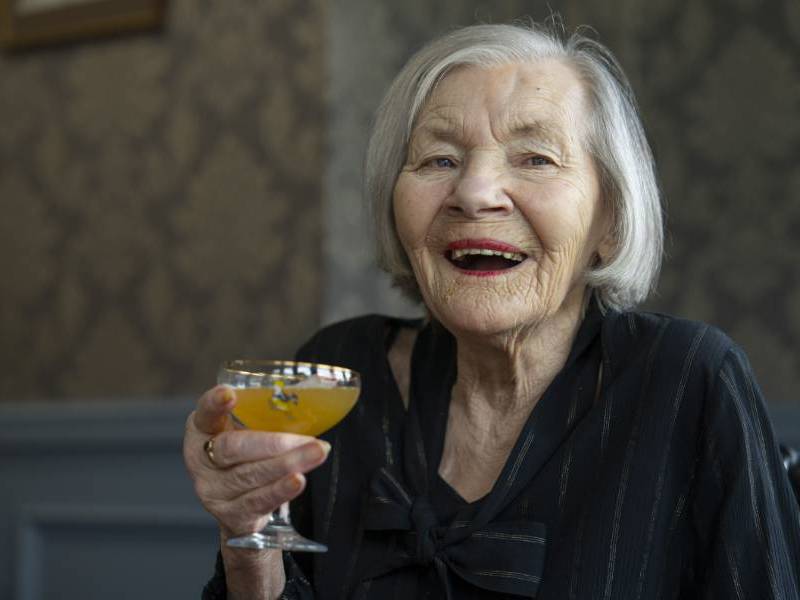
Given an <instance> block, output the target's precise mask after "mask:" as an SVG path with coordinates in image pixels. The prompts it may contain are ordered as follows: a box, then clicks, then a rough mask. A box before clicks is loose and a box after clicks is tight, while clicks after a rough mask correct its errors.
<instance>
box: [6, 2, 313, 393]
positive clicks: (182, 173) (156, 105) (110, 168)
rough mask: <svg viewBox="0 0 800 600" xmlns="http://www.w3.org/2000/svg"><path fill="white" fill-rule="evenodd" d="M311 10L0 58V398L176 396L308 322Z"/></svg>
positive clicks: (261, 8) (197, 21) (197, 16)
mask: <svg viewBox="0 0 800 600" xmlns="http://www.w3.org/2000/svg"><path fill="white" fill-rule="evenodd" d="M323 27H324V13H323V5H322V2H321V1H319V0H303V1H297V0H284V1H278V0H271V1H270V2H260V1H255V0H251V1H236V2H209V1H206V2H198V1H196V0H175V1H173V2H171V3H170V14H169V19H168V25H167V27H166V29H165V31H164V32H163V33H153V34H145V35H134V36H125V37H121V38H118V39H114V40H98V41H97V42H94V43H89V44H81V45H72V46H64V47H59V48H53V49H42V50H37V51H34V52H28V53H24V54H15V55H3V56H0V115H2V126H0V214H2V215H3V217H2V219H1V220H0V273H2V277H3V279H2V284H1V285H2V288H0V364H2V367H1V368H0V398H3V399H25V398H53V397H75V396H79V397H83V398H86V397H96V396H104V397H107V396H134V395H144V394H159V395H162V394H164V395H168V394H174V393H186V392H196V391H199V390H202V389H205V388H206V387H208V386H209V385H211V384H212V383H213V379H214V376H215V371H216V365H217V363H218V362H219V361H220V360H221V359H222V358H225V357H233V356H238V355H260V356H276V357H279V356H286V355H288V354H289V353H291V352H292V351H293V349H294V347H295V346H296V344H297V340H298V339H302V338H304V337H305V336H307V335H308V334H309V333H310V332H311V331H312V330H313V329H314V328H315V327H316V326H317V324H318V318H319V312H320V300H319V298H320V276H319V271H320V243H319V239H320V236H321V221H320V211H319V205H320V197H321V187H322V172H323V169H322V166H321V164H322V156H323V141H324V131H325V126H326V125H325V111H324V98H323V96H324V82H325V77H324V66H323V47H322V43H323Z"/></svg>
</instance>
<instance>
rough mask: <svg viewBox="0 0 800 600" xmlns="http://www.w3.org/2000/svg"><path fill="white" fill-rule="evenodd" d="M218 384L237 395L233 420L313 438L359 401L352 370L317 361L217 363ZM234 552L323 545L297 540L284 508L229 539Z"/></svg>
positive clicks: (313, 549) (357, 380)
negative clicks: (258, 527)
mask: <svg viewBox="0 0 800 600" xmlns="http://www.w3.org/2000/svg"><path fill="white" fill-rule="evenodd" d="M217 383H219V384H222V385H229V386H231V387H232V388H234V390H235V391H236V406H235V407H234V409H233V417H234V420H235V421H237V422H238V423H239V424H240V425H242V426H244V427H246V428H248V429H255V430H259V431H279V432H286V433H299V434H303V435H311V436H318V435H320V434H321V433H324V432H325V431H327V430H328V429H330V428H331V427H333V426H334V425H336V424H337V423H338V422H339V421H341V420H342V419H343V418H344V417H345V415H346V414H347V413H348V412H350V410H351V409H352V408H353V406H354V405H355V403H356V400H358V395H359V392H360V390H361V377H360V376H359V374H358V373H357V372H356V371H353V370H351V369H346V368H344V367H335V366H330V365H322V364H316V363H306V362H294V361H278V360H231V361H228V362H225V363H223V364H222V366H221V367H220V369H219V373H218V374H217ZM227 543H228V545H229V546H234V547H237V548H253V549H259V550H262V549H265V548H279V549H282V550H293V551H303V552H325V551H327V547H326V546H325V545H324V544H320V543H318V542H314V541H312V540H309V539H306V538H304V537H303V536H301V535H300V534H299V533H297V531H296V530H295V529H294V527H293V526H292V524H291V521H290V518H289V504H288V503H284V504H282V505H281V507H280V508H279V509H278V510H276V511H275V512H273V513H272V514H271V515H270V517H269V521H268V522H267V525H266V527H265V528H264V529H262V530H261V531H260V532H257V533H251V534H248V535H243V536H239V537H235V538H231V539H229V540H228V542H227Z"/></svg>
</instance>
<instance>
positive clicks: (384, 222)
mask: <svg viewBox="0 0 800 600" xmlns="http://www.w3.org/2000/svg"><path fill="white" fill-rule="evenodd" d="M546 59H557V60H561V61H563V62H564V64H566V65H569V66H570V67H572V69H573V70H574V72H575V73H576V74H577V76H578V77H579V78H580V80H581V82H582V83H583V85H584V89H585V92H586V95H587V99H588V104H589V113H590V114H589V123H587V126H588V127H587V135H586V139H585V144H586V150H587V152H588V153H589V154H590V155H591V156H592V158H593V160H594V161H595V164H596V166H597V168H598V171H599V175H600V181H601V189H602V194H603V200H604V201H605V202H606V203H607V205H608V206H609V207H610V208H611V211H612V215H613V236H614V239H615V242H616V244H615V249H614V252H613V254H612V256H611V257H607V258H606V259H605V260H604V261H603V262H601V263H600V264H596V265H593V266H591V267H590V268H589V269H588V271H587V273H586V275H585V281H586V282H587V285H588V286H589V287H591V288H593V289H594V290H595V293H596V295H597V298H598V300H599V302H600V304H601V306H602V307H608V308H613V309H617V310H622V309H628V308H631V307H633V306H634V305H636V304H638V303H640V302H642V301H643V300H645V299H646V298H647V296H648V295H649V293H650V292H651V290H652V289H653V287H654V286H655V283H656V280H657V278H658V272H659V269H660V266H661V257H662V248H663V225H662V215H661V203H660V199H659V191H658V184H657V182H656V174H655V167H654V164H653V157H652V152H651V151H650V146H649V144H648V142H647V138H646V136H645V133H644V128H643V127H642V123H641V120H640V118H639V114H638V109H637V106H636V100H635V98H634V95H633V91H632V89H631V86H630V83H629V82H628V79H627V77H626V76H625V74H624V72H623V71H622V68H621V67H620V65H619V63H618V62H617V60H616V59H615V58H614V56H613V55H612V54H611V52H610V51H609V50H608V49H607V48H606V47H605V46H603V45H602V44H600V43H599V42H597V41H595V40H593V39H590V38H588V37H586V36H585V35H583V34H581V33H579V32H576V33H574V34H573V35H571V36H570V37H568V38H566V37H565V36H564V35H563V33H561V32H559V31H556V30H555V28H553V29H544V28H542V27H540V26H536V25H473V26H470V27H464V28H462V29H458V30H456V31H453V32H452V33H450V34H448V35H446V36H444V37H441V38H439V39H437V40H434V41H433V42H431V43H429V44H428V45H426V46H425V47H423V48H422V49H421V50H420V51H419V52H417V53H416V54H415V55H414V56H413V57H411V59H410V60H409V61H408V62H407V63H406V65H405V66H404V67H403V69H402V70H401V71H400V73H399V74H398V75H397V77H396V78H395V80H394V82H393V83H392V85H391V87H390V88H389V91H388V92H387V93H386V96H385V97H384V99H383V102H382V103H381V105H380V107H379V108H378V112H377V114H376V119H375V124H374V127H373V130H372V135H371V137H370V142H369V147H368V150H367V159H366V168H365V194H366V198H367V201H368V205H369V207H370V210H371V213H372V219H373V224H374V226H375V234H376V241H377V245H378V263H379V264H380V266H381V267H382V268H383V269H384V270H386V271H387V272H388V273H389V274H390V275H391V276H392V278H393V281H394V283H395V285H397V286H398V287H399V288H401V289H402V290H403V291H404V292H406V293H407V294H408V295H409V296H410V297H412V298H415V299H417V300H421V295H420V292H419V287H418V285H417V282H416V280H415V278H414V274H413V272H412V270H411V265H410V263H409V261H408V257H407V256H406V254H405V251H404V250H403V247H402V245H401V243H400V240H399V238H398V235H397V231H396V226H395V222H394V212H393V208H392V198H393V193H394V187H395V184H396V182H397V177H398V175H399V173H400V170H401V169H402V167H403V165H404V163H405V161H406V152H407V148H408V143H409V140H410V137H411V132H412V131H413V129H414V125H415V123H416V120H417V117H418V115H419V113H420V111H421V110H422V108H423V106H424V104H425V102H426V101H427V100H428V98H430V96H431V94H432V93H433V90H434V89H435V87H436V85H437V84H438V83H439V82H440V81H441V80H442V79H443V78H444V77H445V76H446V75H447V74H448V73H449V72H450V71H451V70H452V69H454V68H455V67H457V66H461V65H472V66H477V67H484V68H486V67H493V66H498V65H503V64H509V63H525V62H528V63H530V62H536V61H539V60H546Z"/></svg>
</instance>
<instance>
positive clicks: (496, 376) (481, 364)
mask: <svg viewBox="0 0 800 600" xmlns="http://www.w3.org/2000/svg"><path fill="white" fill-rule="evenodd" d="M586 305H587V300H586V299H585V298H583V297H579V298H577V299H576V300H575V301H573V302H569V303H565V304H564V305H563V306H562V308H561V309H559V311H558V312H556V313H555V314H553V315H550V316H548V317H546V318H543V319H542V320H541V321H539V322H537V323H533V324H529V325H527V326H525V327H521V328H519V329H515V330H514V331H510V332H503V333H502V334H497V335H495V336H492V337H491V338H488V339H487V338H486V337H485V336H470V335H457V336H456V338H457V344H458V357H457V361H458V378H457V380H456V384H455V386H454V389H453V398H452V400H453V402H454V403H457V404H461V405H462V408H463V409H466V412H467V414H469V413H475V414H474V416H475V417H479V416H481V415H482V414H485V413H486V411H490V412H493V413H495V414H507V415H509V416H510V415H513V414H515V413H519V412H520V411H522V412H525V413H528V412H530V410H531V409H532V408H533V406H534V405H535V403H536V402H537V401H538V399H539V397H540V396H541V395H542V393H543V392H544V390H545V389H546V388H547V386H548V385H549V384H550V382H551V381H552V380H553V379H554V378H555V376H556V375H557V374H558V372H559V371H560V370H561V369H562V368H563V366H564V364H565V363H566V361H567V358H568V356H569V352H570V349H571V348H572V343H573V340H574V339H575V336H576V334H577V332H578V328H579V327H580V324H581V321H582V320H583V315H584V312H585V308H586Z"/></svg>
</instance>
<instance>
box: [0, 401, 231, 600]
mask: <svg viewBox="0 0 800 600" xmlns="http://www.w3.org/2000/svg"><path fill="white" fill-rule="evenodd" d="M191 408H192V402H191V401H188V400H165V401H163V402H155V401H152V400H148V401H144V400H143V401H130V402H124V403H123V402H116V401H115V402H104V403H101V402H96V403H79V404H78V403H69V404H64V403H60V404H49V403H47V404H46V403H25V404H4V405H0V481H2V489H3V491H2V493H1V494H0V509H1V511H0V598H3V599H5V598H9V599H14V600H72V599H75V600H100V599H103V600H106V599H108V598H114V599H115V600H127V599H129V598H130V599H134V598H136V599H137V600H139V599H141V598H148V599H152V600H158V599H162V598H163V599H165V600H166V599H169V600H183V599H186V600H189V599H197V598H199V597H200V593H201V590H202V587H203V584H204V583H205V581H206V580H207V579H208V577H209V575H210V574H211V572H212V569H213V564H214V560H215V555H216V551H217V540H218V538H217V532H216V527H215V525H214V522H213V520H212V519H211V517H210V516H208V515H207V514H206V513H205V512H204V511H203V510H202V508H200V506H199V504H198V502H197V501H196V499H195V497H194V493H193V491H192V485H191V481H190V480H189V477H188V475H186V472H185V470H184V467H183V459H182V456H181V441H182V436H183V427H184V422H185V420H186V415H187V414H188V413H189V412H190V411H191Z"/></svg>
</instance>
